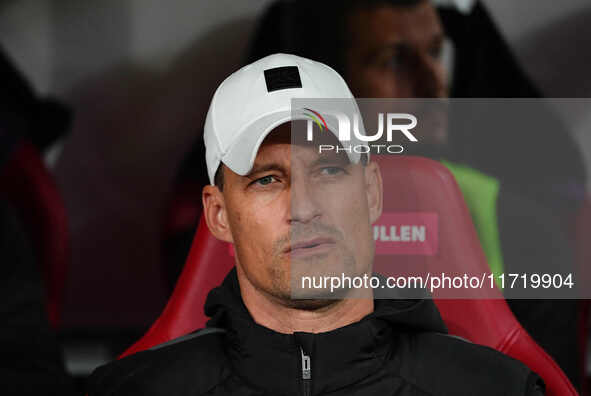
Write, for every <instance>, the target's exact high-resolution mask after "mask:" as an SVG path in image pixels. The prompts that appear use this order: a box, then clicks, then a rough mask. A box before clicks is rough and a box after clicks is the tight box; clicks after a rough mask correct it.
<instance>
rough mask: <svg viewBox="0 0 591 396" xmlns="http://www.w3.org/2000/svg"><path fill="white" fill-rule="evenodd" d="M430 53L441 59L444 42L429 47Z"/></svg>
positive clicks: (434, 57)
mask: <svg viewBox="0 0 591 396" xmlns="http://www.w3.org/2000/svg"><path fill="white" fill-rule="evenodd" d="M429 55H430V56H431V57H432V58H433V59H440V58H441V56H442V55H443V44H437V45H434V46H433V47H431V49H429Z"/></svg>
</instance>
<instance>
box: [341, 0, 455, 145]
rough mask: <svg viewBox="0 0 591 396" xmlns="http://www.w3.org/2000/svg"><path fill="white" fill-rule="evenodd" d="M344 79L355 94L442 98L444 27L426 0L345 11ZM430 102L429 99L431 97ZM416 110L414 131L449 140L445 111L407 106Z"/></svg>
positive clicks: (426, 139) (438, 141) (423, 137)
mask: <svg viewBox="0 0 591 396" xmlns="http://www.w3.org/2000/svg"><path fill="white" fill-rule="evenodd" d="M347 22H348V24H347V26H348V35H349V36H348V37H349V38H348V42H349V46H348V48H347V52H346V55H345V61H346V65H345V69H346V80H347V83H348V84H349V87H350V88H351V91H352V92H353V95H354V96H356V97H358V98H444V97H446V96H447V95H448V87H447V79H446V73H445V69H444V66H443V64H442V61H441V52H442V47H443V43H444V33H443V28H442V25H441V22H440V20H439V16H438V15H437V12H436V10H435V8H434V7H433V6H432V5H431V3H430V2H429V1H422V2H420V3H419V4H418V5H415V6H408V7H404V6H400V7H393V6H389V5H384V6H378V7H373V8H366V9H363V8H361V9H356V10H354V11H353V12H351V14H350V15H349V17H348V20H347ZM431 103H432V102H431ZM405 111H407V112H411V113H414V114H419V115H420V120H421V123H420V125H419V127H418V128H417V129H416V131H415V132H417V133H418V136H419V140H420V141H421V142H422V143H423V144H428V145H434V146H439V145H444V144H446V143H447V127H446V126H445V125H446V124H447V115H446V114H444V113H443V112H441V111H440V109H436V108H435V107H433V106H430V105H427V106H426V107H425V108H416V109H413V108H409V109H406V110H405Z"/></svg>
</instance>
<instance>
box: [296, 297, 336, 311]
mask: <svg viewBox="0 0 591 396" xmlns="http://www.w3.org/2000/svg"><path fill="white" fill-rule="evenodd" d="M338 301H340V299H321V298H320V299H319V298H317V299H305V298H304V299H297V298H295V299H291V300H289V302H288V306H289V307H290V308H293V309H299V310H302V311H317V310H320V309H322V308H326V307H328V306H330V305H333V304H336V303H337V302H338Z"/></svg>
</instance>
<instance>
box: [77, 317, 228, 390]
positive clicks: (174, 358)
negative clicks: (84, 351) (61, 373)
mask: <svg viewBox="0 0 591 396" xmlns="http://www.w3.org/2000/svg"><path fill="white" fill-rule="evenodd" d="M223 342H224V331H223V330H221V329H209V328H206V329H203V330H201V331H198V332H195V333H191V334H189V335H187V336H183V337H180V338H179V339H175V340H172V341H170V342H167V343H164V344H161V345H159V346H157V347H155V348H152V349H151V350H148V351H143V352H139V353H136V354H134V355H131V356H128V357H125V358H123V359H120V360H116V361H114V362H111V363H109V364H107V365H105V366H102V367H99V368H97V369H96V370H95V371H94V372H93V374H92V375H91V377H90V378H89V382H88V384H89V390H90V391H89V393H88V396H118V395H136V394H137V395H170V394H174V395H185V394H187V395H188V394H190V395H196V394H200V393H204V392H206V391H207V390H208V389H211V388H213V387H215V386H216V385H217V384H219V383H220V382H222V381H223V380H224V379H225V378H226V377H228V376H229V375H230V371H229V369H228V365H227V362H226V357H225V354H224V348H223Z"/></svg>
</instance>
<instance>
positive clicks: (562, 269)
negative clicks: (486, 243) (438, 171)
mask: <svg viewBox="0 0 591 396" xmlns="http://www.w3.org/2000/svg"><path fill="white" fill-rule="evenodd" d="M497 213H498V224H499V233H500V235H499V236H500V239H501V247H502V250H503V259H504V262H505V272H506V273H537V274H545V273H546V274H555V273H562V274H568V273H575V271H576V268H575V267H574V266H575V258H574V248H573V246H572V245H571V241H569V238H568V236H567V234H566V233H565V229H566V227H565V224H563V221H564V219H563V218H562V217H561V216H559V215H557V214H555V213H552V211H551V210H549V209H548V208H547V207H544V206H543V205H541V204H540V203H538V202H535V201H533V200H531V199H527V198H524V197H522V196H520V195H517V194H515V193H512V192H511V191H507V190H506V189H501V192H500V194H499V199H498V202H497ZM507 303H508V304H509V307H510V308H511V310H512V311H513V313H514V314H515V316H516V317H517V318H518V319H519V322H520V323H521V325H522V326H523V327H524V328H525V330H527V332H528V333H529V334H530V335H531V336H532V337H533V338H534V340H536V342H537V343H538V344H539V345H540V346H541V347H542V348H544V350H546V352H548V354H549V355H550V356H552V357H553V358H554V360H555V361H556V363H558V365H559V366H560V368H562V370H563V371H564V373H565V374H566V375H567V376H568V378H569V379H570V380H571V382H572V383H573V385H575V387H577V388H579V389H580V386H581V383H582V381H581V380H582V378H580V377H581V375H580V374H581V370H580V368H579V364H578V363H579V361H578V358H579V353H580V352H579V346H578V333H577V320H578V315H579V312H578V309H579V303H578V301H576V300H567V299H564V300H552V299H546V300H543V299H536V300H531V299H508V300H507Z"/></svg>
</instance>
